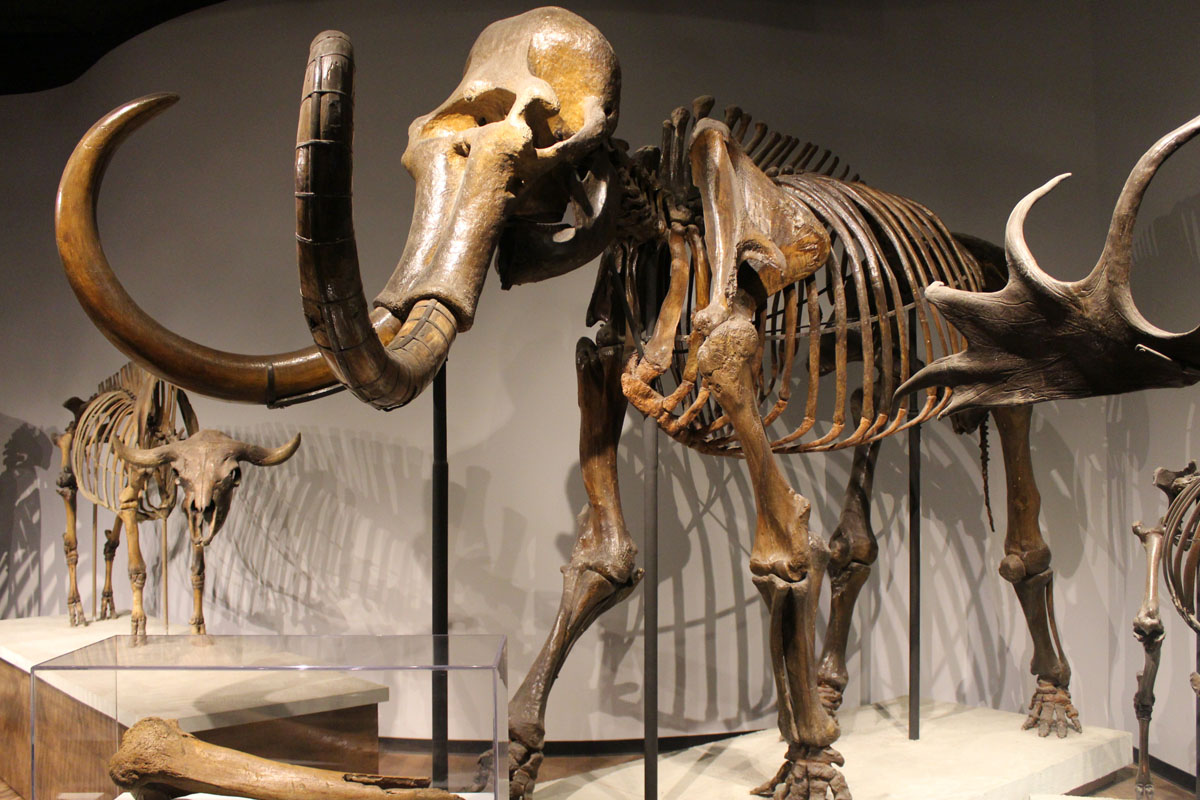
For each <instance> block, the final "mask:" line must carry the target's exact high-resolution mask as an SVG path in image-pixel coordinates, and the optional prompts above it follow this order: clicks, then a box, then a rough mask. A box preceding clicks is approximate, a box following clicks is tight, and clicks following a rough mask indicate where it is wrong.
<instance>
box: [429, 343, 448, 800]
mask: <svg viewBox="0 0 1200 800" xmlns="http://www.w3.org/2000/svg"><path fill="white" fill-rule="evenodd" d="M449 498H450V466H449V463H448V461H447V457H446V365H445V364H443V365H442V368H441V369H439V370H438V374H437V377H435V378H434V379H433V548H432V557H431V564H432V572H433V575H432V584H433V661H434V670H433V694H432V700H433V725H432V734H433V769H432V783H433V786H435V787H440V788H448V787H447V783H448V780H449V776H450V763H449V762H450V754H449V749H448V746H447V741H448V739H449V733H450V730H449V719H448V717H447V705H448V701H449V694H448V689H449V687H448V685H447V680H446V679H447V677H448V672H447V670H446V668H445V667H446V663H447V662H448V661H449V660H450V643H449V640H448V639H447V634H448V633H449V630H450V568H449V561H450V511H449ZM438 667H441V669H438Z"/></svg>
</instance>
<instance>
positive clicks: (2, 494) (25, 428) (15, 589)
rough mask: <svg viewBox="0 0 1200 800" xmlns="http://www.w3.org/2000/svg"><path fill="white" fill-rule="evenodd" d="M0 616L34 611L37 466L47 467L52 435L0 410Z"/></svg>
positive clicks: (38, 524)
mask: <svg viewBox="0 0 1200 800" xmlns="http://www.w3.org/2000/svg"><path fill="white" fill-rule="evenodd" d="M0 436H3V437H4V456H3V458H4V461H3V471H0V587H3V588H0V618H4V619H7V618H10V617H28V616H34V615H36V614H37V613H38V611H39V605H40V604H39V598H40V596H41V595H42V586H41V577H40V576H41V574H42V569H41V566H42V565H41V553H42V547H41V539H42V515H41V500H40V497H39V493H38V470H43V471H44V470H46V469H47V468H48V467H49V466H50V452H51V450H52V449H53V447H52V445H51V443H50V437H49V436H47V435H46V433H45V432H44V431H41V430H39V429H38V428H35V427H34V426H32V425H30V424H29V423H27V422H23V421H21V420H19V419H15V418H13V417H10V416H8V415H6V414H2V413H0Z"/></svg>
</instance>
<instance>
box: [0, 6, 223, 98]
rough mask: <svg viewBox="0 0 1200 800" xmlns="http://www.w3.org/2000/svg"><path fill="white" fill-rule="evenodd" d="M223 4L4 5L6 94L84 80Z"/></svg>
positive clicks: (0, 90) (0, 86)
mask: <svg viewBox="0 0 1200 800" xmlns="http://www.w3.org/2000/svg"><path fill="white" fill-rule="evenodd" d="M219 1H220V0H0V25H2V26H3V31H4V34H3V38H4V40H5V41H6V42H8V44H7V45H6V46H5V48H4V50H5V61H6V64H5V68H4V70H3V71H0V94H20V93H22V92H39V91H42V90H43V89H53V88H54V87H56V86H62V85H64V84H67V83H70V82H71V81H73V80H75V79H76V78H78V77H79V76H80V75H82V74H83V73H84V72H85V71H86V70H87V68H88V67H90V66H92V64H95V63H96V62H97V61H98V60H99V59H100V57H101V56H103V55H104V54H105V53H107V52H108V51H109V50H112V49H113V48H114V47H116V46H117V45H119V44H121V43H122V42H124V41H125V40H127V39H130V38H132V37H134V36H136V35H137V34H139V33H141V32H142V31H144V30H148V29H149V28H153V27H154V26H155V25H157V24H159V23H160V22H165V21H166V20H169V19H171V18H172V17H177V16H180V15H181V14H186V13H187V12H189V11H194V10H195V9H197V8H202V7H204V6H209V5H214V4H215V3H217V2H219Z"/></svg>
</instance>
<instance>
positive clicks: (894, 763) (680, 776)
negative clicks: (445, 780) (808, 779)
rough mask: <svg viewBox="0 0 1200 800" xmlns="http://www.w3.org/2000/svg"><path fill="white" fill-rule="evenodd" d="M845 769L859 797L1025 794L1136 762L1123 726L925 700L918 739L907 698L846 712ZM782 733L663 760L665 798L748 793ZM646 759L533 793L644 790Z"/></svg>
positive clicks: (943, 799) (778, 752)
mask: <svg viewBox="0 0 1200 800" xmlns="http://www.w3.org/2000/svg"><path fill="white" fill-rule="evenodd" d="M839 720H840V722H841V726H842V738H841V739H839V740H838V741H837V743H836V744H835V745H834V747H835V748H836V749H837V750H838V751H840V752H841V753H842V755H844V756H845V757H846V766H845V768H844V769H843V770H842V771H843V773H844V774H845V776H846V780H847V781H848V783H849V785H850V791H851V793H852V794H853V795H854V799H855V800H1026V798H1028V797H1029V796H1030V795H1031V794H1055V793H1064V792H1069V791H1071V790H1072V789H1076V788H1078V787H1080V786H1083V785H1085V784H1088V783H1091V782H1093V781H1096V780H1099V779H1100V778H1103V777H1105V776H1107V775H1110V774H1112V773H1113V772H1115V771H1117V770H1118V769H1120V768H1121V767H1124V766H1127V765H1128V764H1129V763H1130V761H1131V759H1132V750H1133V737H1132V735H1131V734H1129V733H1127V732H1125V731H1113V730H1108V729H1105V728H1097V727H1094V726H1088V725H1086V724H1085V725H1084V729H1083V734H1082V735H1080V734H1076V733H1071V734H1070V735H1069V736H1068V737H1067V738H1066V739H1058V738H1056V737H1054V736H1051V737H1049V738H1046V739H1042V738H1039V737H1038V736H1037V735H1036V733H1034V732H1033V731H1022V730H1021V723H1022V722H1024V720H1025V716H1024V715H1023V714H1014V713H1011V712H1007V711H995V710H992V709H988V708H968V707H966V706H960V705H956V704H954V703H939V702H933V701H928V702H922V703H921V739H920V740H919V741H916V742H913V741H909V739H908V728H907V721H908V698H907V697H901V698H898V699H896V700H892V701H889V702H886V703H876V704H872V705H868V706H862V707H861V708H857V709H850V710H843V712H842V713H841V714H840V715H839ZM785 749H786V748H785V747H784V745H783V743H782V741H781V739H780V737H779V733H778V731H775V730H770V731H760V732H758V733H751V734H746V735H744V736H739V737H736V738H733V739H726V740H723V741H720V742H713V743H711V744H706V745H701V746H698V747H693V748H691V749H689V750H685V751H682V752H678V753H672V754H670V755H667V756H663V757H662V758H660V759H659V767H658V770H659V773H658V774H659V779H658V780H659V797H660V798H662V800H672V799H673V798H680V799H681V800H682V799H683V798H704V800H726V798H728V799H729V800H746V797H747V796H748V795H747V791H748V790H749V789H751V788H753V787H755V786H757V785H758V784H760V783H762V782H763V781H764V780H766V779H767V778H769V777H770V776H771V775H773V774H774V773H775V770H777V769H778V768H779V765H780V764H781V763H783V756H784V751H785ZM642 787H643V765H642V762H640V761H635V762H630V763H628V764H622V765H619V766H616V767H609V768H606V769H602V770H596V771H595V772H589V773H585V774H582V775H575V776H572V777H570V778H563V779H561V780H557V781H552V782H550V783H547V784H545V785H543V786H541V787H540V788H539V789H538V790H537V793H536V798H537V800H611V799H612V798H629V797H640V796H641V795H642Z"/></svg>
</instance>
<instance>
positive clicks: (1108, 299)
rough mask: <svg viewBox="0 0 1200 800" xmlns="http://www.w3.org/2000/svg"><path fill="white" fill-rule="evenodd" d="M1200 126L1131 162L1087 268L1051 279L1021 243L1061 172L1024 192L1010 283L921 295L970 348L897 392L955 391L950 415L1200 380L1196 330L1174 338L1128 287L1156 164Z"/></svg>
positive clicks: (1193, 124) (1011, 224)
mask: <svg viewBox="0 0 1200 800" xmlns="http://www.w3.org/2000/svg"><path fill="white" fill-rule="evenodd" d="M1198 132H1200V117H1197V118H1195V119H1193V120H1191V121H1190V122H1188V123H1187V124H1185V125H1183V126H1181V127H1179V128H1177V129H1176V130H1174V131H1172V132H1171V133H1169V134H1167V135H1166V136H1164V137H1162V138H1161V139H1159V140H1158V141H1157V142H1156V143H1155V144H1154V146H1153V147H1151V148H1150V149H1149V150H1148V151H1146V153H1145V155H1143V156H1142V157H1141V159H1139V160H1138V163H1137V165H1136V166H1134V168H1133V171H1132V172H1130V174H1129V178H1128V179H1126V181H1125V186H1124V188H1123V189H1122V190H1121V194H1120V197H1118V199H1117V203H1116V207H1115V209H1114V210H1113V217H1112V222H1111V224H1110V225H1109V231H1108V238H1107V240H1106V241H1105V243H1104V250H1103V252H1102V253H1101V254H1100V259H1099V260H1098V261H1097V263H1096V266H1095V267H1094V268H1093V269H1092V271H1091V273H1090V274H1088V276H1087V277H1086V278H1083V279H1082V280H1079V281H1074V282H1064V281H1060V280H1056V279H1055V278H1053V277H1051V276H1049V275H1047V274H1046V273H1045V272H1043V271H1042V269H1041V268H1040V267H1039V266H1038V264H1037V261H1036V260H1035V259H1034V257H1033V255H1032V253H1030V251H1029V247H1028V245H1027V244H1026V243H1025V234H1024V225H1025V216H1026V214H1028V212H1029V209H1030V208H1031V207H1032V206H1033V204H1034V203H1035V202H1037V200H1038V199H1040V198H1041V197H1042V196H1043V195H1045V194H1046V193H1047V192H1049V191H1050V190H1051V189H1053V188H1054V187H1055V186H1056V185H1057V184H1058V182H1059V181H1061V180H1062V179H1063V178H1065V177H1067V176H1066V175H1060V176H1058V177H1057V178H1055V179H1054V180H1052V181H1050V182H1048V183H1047V184H1045V185H1044V186H1042V187H1041V188H1039V189H1037V190H1036V191H1034V192H1031V193H1030V194H1029V195H1027V196H1026V197H1025V198H1024V199H1023V200H1021V202H1020V203H1018V204H1017V206H1016V208H1014V209H1013V212H1012V214H1011V215H1010V216H1009V219H1008V225H1007V227H1006V229H1005V236H1004V246H1005V250H1006V252H1007V255H1008V283H1007V284H1006V285H1005V287H1004V288H1003V289H1001V290H1000V291H998V292H989V293H979V294H972V293H968V292H963V291H961V290H957V289H950V288H948V287H946V286H944V285H942V284H940V283H935V284H932V285H930V287H929V288H928V289H927V290H926V293H925V295H926V297H927V298H928V299H929V301H930V302H931V303H933V305H934V306H936V307H937V308H938V309H939V310H940V311H941V312H942V314H943V315H944V316H945V317H946V318H947V319H949V320H950V321H951V322H952V323H953V324H954V326H955V327H957V328H958V330H959V331H960V332H961V333H962V334H963V336H965V337H966V339H967V349H966V350H965V351H963V352H961V353H957V354H954V355H951V356H947V357H945V358H941V359H939V360H937V361H935V362H934V363H932V364H930V365H929V366H927V367H925V368H924V369H922V370H921V371H920V372H918V373H917V374H916V375H914V376H913V377H912V378H911V379H910V380H908V381H907V382H905V383H904V385H902V386H901V387H900V388H899V389H898V390H897V392H896V394H897V395H898V396H899V395H903V394H906V393H908V392H912V391H915V390H918V389H923V388H927V387H929V386H938V385H940V386H949V387H952V388H953V389H954V397H953V399H952V400H951V402H950V405H949V406H947V407H946V409H945V410H944V411H943V412H942V414H943V415H944V414H948V413H951V412H954V411H958V410H961V409H963V408H971V407H975V406H1003V405H1019V404H1022V403H1032V402H1038V401H1041V400H1056V399H1061V398H1079V397H1095V396H1097V395H1105V394H1120V393H1123V392H1132V391H1138V390H1141V389H1151V388H1162V387H1169V386H1190V385H1191V384H1193V383H1195V382H1196V381H1197V380H1200V328H1196V329H1193V330H1192V331H1189V332H1188V333H1183V334H1173V333H1169V332H1167V331H1164V330H1162V329H1160V328H1158V327H1156V326H1154V325H1152V324H1151V323H1150V322H1148V321H1147V320H1146V318H1145V317H1143V316H1142V314H1141V313H1140V312H1139V311H1138V309H1137V307H1136V306H1135V305H1134V303H1133V296H1132V294H1131V292H1130V288H1129V271H1130V264H1131V262H1132V244H1133V228H1134V223H1135V222H1136V221H1137V212H1138V208H1139V206H1140V205H1141V201H1142V197H1143V195H1144V194H1145V191H1146V187H1147V186H1148V185H1149V183H1150V180H1151V179H1152V178H1153V177H1154V174H1155V172H1157V171H1158V168H1159V167H1160V166H1161V165H1162V163H1163V162H1164V161H1165V160H1166V159H1167V158H1168V157H1169V156H1170V155H1171V153H1173V152H1175V150H1177V149H1179V147H1180V146H1182V145H1183V144H1184V143H1185V142H1187V141H1188V140H1189V139H1191V138H1192V137H1193V136H1195V135H1196V133H1198Z"/></svg>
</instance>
